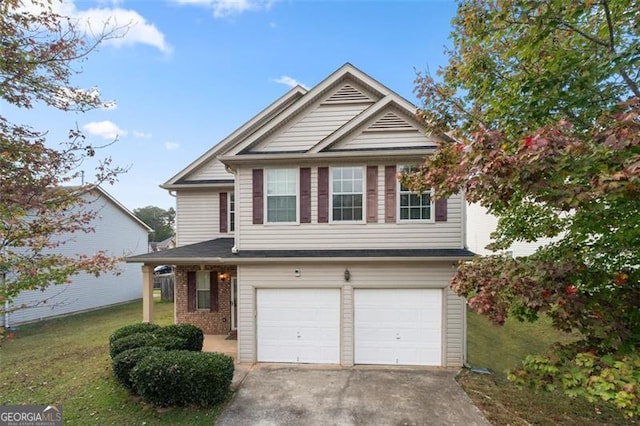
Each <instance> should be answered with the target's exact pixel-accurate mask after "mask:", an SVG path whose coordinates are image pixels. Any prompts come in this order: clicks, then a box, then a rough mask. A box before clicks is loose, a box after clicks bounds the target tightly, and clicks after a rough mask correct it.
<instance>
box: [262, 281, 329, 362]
mask: <svg viewBox="0 0 640 426" xmlns="http://www.w3.org/2000/svg"><path fill="white" fill-rule="evenodd" d="M256 299H257V307H258V316H257V344H258V345H257V346H258V357H257V358H258V361H259V362H303V363H331V364H333V363H339V361H340V290H338V289H259V290H257V295H256Z"/></svg>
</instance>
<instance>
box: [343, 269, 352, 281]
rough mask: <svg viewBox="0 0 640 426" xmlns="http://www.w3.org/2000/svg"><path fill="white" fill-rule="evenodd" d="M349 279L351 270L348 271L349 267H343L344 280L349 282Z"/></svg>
mask: <svg viewBox="0 0 640 426" xmlns="http://www.w3.org/2000/svg"><path fill="white" fill-rule="evenodd" d="M350 279H351V272H349V269H345V270H344V280H345V281H346V282H349V280H350Z"/></svg>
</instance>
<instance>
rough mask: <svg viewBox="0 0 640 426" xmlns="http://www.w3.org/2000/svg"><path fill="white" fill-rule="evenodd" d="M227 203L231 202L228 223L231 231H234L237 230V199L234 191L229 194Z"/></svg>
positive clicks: (228, 209)
mask: <svg viewBox="0 0 640 426" xmlns="http://www.w3.org/2000/svg"><path fill="white" fill-rule="evenodd" d="M227 203H228V204H229V206H228V208H227V214H228V215H229V218H228V222H227V223H228V224H229V227H228V229H229V232H233V231H235V230H236V199H235V195H234V192H233V191H231V192H229V196H228V197H227Z"/></svg>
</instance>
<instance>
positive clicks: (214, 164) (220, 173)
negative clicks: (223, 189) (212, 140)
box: [184, 158, 233, 180]
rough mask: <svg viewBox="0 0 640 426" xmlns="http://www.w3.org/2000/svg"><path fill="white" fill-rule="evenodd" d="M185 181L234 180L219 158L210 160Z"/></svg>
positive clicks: (186, 177)
mask: <svg viewBox="0 0 640 426" xmlns="http://www.w3.org/2000/svg"><path fill="white" fill-rule="evenodd" d="M184 179H185V180H218V179H233V175H232V174H231V173H229V172H227V170H226V169H225V166H224V164H222V163H221V162H220V161H218V159H217V158H213V159H211V160H209V161H208V162H207V163H206V164H203V165H202V166H201V167H200V168H198V169H197V170H195V171H193V172H192V173H190V174H189V175H187V176H185V178H184Z"/></svg>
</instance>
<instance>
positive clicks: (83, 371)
mask: <svg viewBox="0 0 640 426" xmlns="http://www.w3.org/2000/svg"><path fill="white" fill-rule="evenodd" d="M141 319H142V302H134V303H128V304H125V305H120V306H117V307H112V308H107V309H102V310H99V311H94V312H88V313H84V314H79V315H74V316H69V317H64V318H59V319H54V320H49V321H43V322H39V323H35V324H30V325H25V326H21V327H20V328H19V329H18V331H17V338H16V339H15V340H12V341H8V342H5V343H4V344H3V346H2V348H0V363H1V364H0V365H1V367H0V389H2V392H1V393H0V405H21V404H58V403H60V404H62V411H63V417H64V421H65V423H69V424H89V423H92V424H101V425H102V424H115V425H124V424H127V425H134V424H139V425H141V424H146V425H155V424H171V425H179V424H184V425H200V424H202V425H211V424H213V423H214V421H215V419H216V418H217V417H218V416H219V414H220V411H221V407H214V408H209V409H195V408H172V409H163V410H157V409H155V408H154V407H151V406H147V405H145V404H144V403H143V402H142V401H139V400H137V399H134V398H132V397H130V396H129V394H128V392H127V391H126V390H125V389H123V388H122V387H121V386H120V385H119V384H118V383H117V382H116V381H115V379H114V378H113V376H112V374H111V360H110V358H109V350H108V340H109V336H110V335H111V333H113V331H114V330H116V329H117V328H119V327H122V326H124V325H127V324H131V323H134V322H139V321H140V320H141ZM154 319H155V322H157V323H158V324H160V325H167V324H172V323H173V303H163V302H160V301H156V303H155V306H154Z"/></svg>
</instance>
